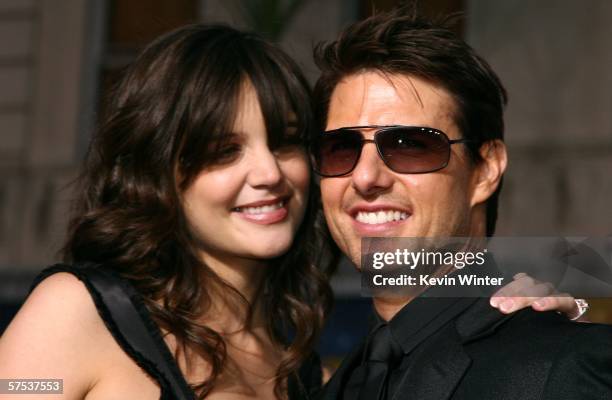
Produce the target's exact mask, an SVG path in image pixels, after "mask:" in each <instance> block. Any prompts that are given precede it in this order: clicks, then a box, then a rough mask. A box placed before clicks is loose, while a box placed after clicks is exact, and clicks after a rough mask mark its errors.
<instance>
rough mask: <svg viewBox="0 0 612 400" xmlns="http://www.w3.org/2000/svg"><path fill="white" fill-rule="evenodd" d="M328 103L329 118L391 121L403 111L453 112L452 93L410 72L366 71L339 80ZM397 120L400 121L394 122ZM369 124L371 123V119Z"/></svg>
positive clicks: (432, 115) (446, 114) (425, 113)
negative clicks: (406, 73)
mask: <svg viewBox="0 0 612 400" xmlns="http://www.w3.org/2000/svg"><path fill="white" fill-rule="evenodd" d="M330 100H331V101H330V105H329V110H328V111H329V114H328V116H329V119H335V118H341V119H351V120H356V119H359V120H360V121H361V123H363V122H368V121H364V119H368V118H375V119H377V120H378V121H376V123H379V124H380V123H381V122H382V121H384V120H387V119H388V120H389V121H387V122H388V123H391V122H393V121H391V120H393V119H394V118H398V117H401V116H403V115H404V114H406V115H410V116H416V115H418V114H422V115H423V116H427V117H429V118H436V119H438V118H449V117H452V115H454V111H455V104H454V100H453V98H452V96H451V95H450V94H449V93H448V92H447V91H446V90H445V89H444V88H442V87H440V86H439V85H435V84H432V83H430V82H428V81H425V80H423V79H421V78H418V77H415V76H412V75H403V74H390V73H383V72H381V71H365V72H361V73H358V74H353V75H349V76H347V77H345V78H344V79H342V80H341V81H340V82H339V83H338V85H337V86H336V87H335V88H334V91H333V92H332V96H331V99H330ZM396 122H399V121H396ZM368 123H371V124H373V123H374V121H369V122H368Z"/></svg>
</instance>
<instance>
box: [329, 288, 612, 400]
mask: <svg viewBox="0 0 612 400" xmlns="http://www.w3.org/2000/svg"><path fill="white" fill-rule="evenodd" d="M416 300H418V299H415V300H413V301H412V302H411V303H409V304H408V305H407V306H406V307H404V309H402V310H401V311H400V313H398V314H397V316H396V317H400V318H398V319H397V322H395V318H394V319H392V320H391V321H390V322H389V325H390V327H391V328H392V334H393V336H394V338H395V339H396V340H398V342H400V344H401V345H402V348H403V350H404V352H405V354H404V357H403V359H402V362H401V364H400V366H399V367H398V368H397V369H396V370H395V371H393V375H392V376H391V379H390V380H389V391H388V395H387V398H388V399H392V400H403V399H415V400H472V399H495V400H511V399H512V400H514V399H521V400H532V399H533V400H536V399H538V400H569V399H598V400H601V399H612V327H610V326H607V325H600V324H581V323H573V322H570V321H568V320H567V319H566V318H565V317H564V316H561V315H558V314H557V313H554V312H546V313H536V312H534V311H533V310H531V309H524V310H521V311H519V312H516V313H514V314H512V315H503V314H501V313H499V312H498V311H497V310H496V309H494V308H493V307H491V306H490V305H489V300H488V298H484V299H460V300H456V299H455V300H453V299H434V298H423V299H421V300H419V301H418V302H416ZM445 303H446V304H445ZM449 304H450V305H449ZM455 304H456V305H455ZM432 313H433V314H432ZM364 350H365V344H362V345H361V346H359V348H357V349H356V350H355V351H353V352H351V354H350V355H349V356H347V357H346V358H345V360H344V361H343V363H342V364H341V366H340V367H339V369H338V371H337V373H336V374H335V375H334V376H333V377H332V379H331V380H330V382H329V383H328V384H327V385H326V386H325V388H324V390H323V392H322V395H321V396H320V399H321V400H323V399H325V400H327V399H338V398H342V395H343V393H344V389H345V386H346V384H347V383H348V382H349V381H350V377H351V375H352V373H353V372H354V371H355V370H357V369H358V368H359V364H360V363H359V362H360V360H361V358H362V357H363V352H364Z"/></svg>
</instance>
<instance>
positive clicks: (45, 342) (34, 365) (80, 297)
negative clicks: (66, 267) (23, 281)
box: [0, 273, 105, 399]
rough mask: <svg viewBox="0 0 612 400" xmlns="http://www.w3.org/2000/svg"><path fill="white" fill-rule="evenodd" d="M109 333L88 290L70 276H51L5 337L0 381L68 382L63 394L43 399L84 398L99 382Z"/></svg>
mask: <svg viewBox="0 0 612 400" xmlns="http://www.w3.org/2000/svg"><path fill="white" fill-rule="evenodd" d="M104 333H105V327H104V323H103V322H102V320H101V319H100V318H99V317H98V314H97V311H96V308H95V305H94V304H93V301H92V299H91V297H90V295H89V293H88V291H87V289H86V288H85V286H84V285H83V284H82V283H81V282H80V281H79V280H78V279H77V278H76V277H74V276H73V275H71V274H68V273H57V274H54V275H51V276H50V277H48V278H46V279H45V280H44V281H42V282H41V283H40V284H39V285H38V287H36V289H35V290H34V291H33V292H32V293H31V294H30V296H29V297H28V298H27V300H26V302H25V303H24V305H23V306H22V308H21V309H20V310H19V312H18V313H17V315H16V316H15V318H14V319H13V321H12V322H11V324H10V325H9V326H8V328H7V329H6V331H5V332H4V334H3V335H2V337H1V338H0V378H5V379H8V378H14V379H26V378H27V379H63V392H64V393H63V395H57V397H56V396H53V395H48V394H47V395H41V398H45V399H51V398H61V399H83V398H84V397H85V396H86V394H87V392H88V391H89V390H90V389H91V387H93V385H94V384H95V381H96V370H97V366H98V365H99V362H100V359H99V357H97V356H96V355H101V354H104V349H101V348H100V346H101V344H102V343H104V342H105V341H104V340H99V339H100V338H101V335H102V334H104ZM0 398H2V395H0ZM11 398H13V397H11Z"/></svg>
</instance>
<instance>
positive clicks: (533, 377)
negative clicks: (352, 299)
mask: <svg viewBox="0 0 612 400" xmlns="http://www.w3.org/2000/svg"><path fill="white" fill-rule="evenodd" d="M315 57H316V59H317V63H318V65H319V67H320V68H321V70H322V75H321V77H320V79H319V80H318V82H317V84H316V87H315V92H314V94H315V104H317V105H318V107H319V108H318V110H317V116H318V121H319V126H320V128H321V130H324V131H326V133H325V134H317V136H316V137H315V138H314V146H313V160H314V167H315V170H317V172H319V174H320V175H322V178H321V193H322V201H323V208H324V212H325V217H326V220H327V223H328V226H329V229H330V231H331V233H332V235H333V237H334V239H335V241H336V242H337V244H338V245H339V247H340V249H341V250H342V251H343V252H344V253H345V254H346V255H347V256H348V257H349V258H350V259H351V260H352V261H353V263H354V264H355V265H357V266H359V265H360V252H361V249H360V244H361V239H362V238H363V237H369V236H385V237H448V236H471V237H481V236H491V235H493V233H494V230H495V221H496V218H497V203H498V196H499V192H500V190H501V182H502V176H503V173H504V171H505V169H506V165H507V155H506V147H505V145H504V142H503V131H504V125H503V108H504V105H505V103H506V92H505V90H504V88H503V86H502V84H501V83H500V81H499V79H498V77H497V76H496V74H495V73H494V72H493V71H492V70H491V68H490V67H489V65H488V64H487V63H486V62H485V61H484V60H483V59H482V58H480V57H479V56H478V55H477V54H476V53H475V52H474V51H473V50H472V49H471V48H470V47H469V46H468V45H467V44H465V43H464V42H463V41H461V40H460V39H458V38H457V37H456V36H455V35H454V34H453V33H452V32H451V31H449V30H448V29H446V28H444V27H443V26H438V25H436V24H434V23H431V22H429V21H425V20H422V19H420V18H419V17H415V16H404V15H402V13H401V11H396V12H394V13H389V14H379V15H376V16H373V17H371V18H369V19H367V20H365V21H361V22H358V23H356V24H354V25H352V26H350V27H349V28H348V29H346V30H345V31H344V32H343V33H342V34H341V36H340V37H339V39H337V40H336V41H334V42H331V43H328V44H325V45H322V46H320V47H319V48H318V49H317V51H316V56H315ZM415 141H416V142H418V143H417V144H413V142H415ZM410 146H412V148H409V147H410ZM414 147H418V149H417V150H415V149H414ZM402 152H404V153H402ZM405 152H408V153H405ZM406 154H409V155H410V156H406ZM373 303H374V308H375V310H376V316H375V319H376V320H377V321H378V323H377V324H376V328H375V329H374V330H373V332H372V333H371V334H370V335H369V338H368V339H367V340H366V342H365V343H364V344H363V345H361V346H360V347H359V348H357V349H355V351H353V352H352V353H351V354H349V355H348V356H347V357H346V359H345V360H344V362H343V364H342V365H341V366H340V368H339V369H338V371H337V373H336V374H335V375H334V377H332V379H331V381H330V382H329V383H328V385H327V386H326V388H325V390H324V393H323V397H324V398H325V399H368V400H369V399H405V398H406V399H416V400H426V399H432V400H433V399H437V400H439V399H583V398H593V399H604V398H612V355H611V350H610V348H611V345H612V328H610V327H607V326H601V325H596V324H574V323H571V322H569V321H567V320H566V319H565V318H564V317H561V316H559V315H557V314H555V313H540V314H537V313H535V312H533V311H531V310H524V311H521V312H518V313H515V314H512V315H505V316H504V315H501V314H499V313H498V312H497V311H496V310H494V309H493V308H492V307H490V305H489V302H488V300H487V299H476V298H461V299H457V298H454V299H453V298H423V297H417V298H381V297H374V299H373Z"/></svg>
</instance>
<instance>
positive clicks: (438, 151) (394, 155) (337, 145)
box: [310, 125, 469, 177]
mask: <svg viewBox="0 0 612 400" xmlns="http://www.w3.org/2000/svg"><path fill="white" fill-rule="evenodd" d="M364 129H376V133H374V139H373V140H372V139H365V138H364V136H363V134H362V133H361V131H362V130H364ZM369 142H372V143H374V144H376V149H377V150H378V154H379V155H380V158H382V160H383V161H384V162H385V165H387V167H389V168H390V169H391V170H392V171H395V172H398V173H400V174H424V173H427V172H434V171H438V170H440V169H442V168H444V167H446V166H447V165H448V161H449V160H450V153H451V152H450V146H451V145H452V144H455V143H467V142H469V140H468V139H456V140H450V139H449V138H448V136H446V135H445V134H444V132H442V131H439V130H437V129H433V128H427V127H420V126H402V125H390V126H389V125H387V126H385V125H368V126H350V127H345V128H340V129H334V130H331V131H325V132H323V133H320V134H319V135H317V137H316V138H315V140H314V141H313V143H312V144H311V146H310V153H311V156H312V161H313V167H314V170H315V172H316V173H318V174H319V175H321V176H325V177H334V176H341V175H346V174H349V173H350V172H352V171H353V169H355V166H357V163H358V162H359V157H360V156H361V149H362V148H363V145H364V144H365V143H369Z"/></svg>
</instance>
